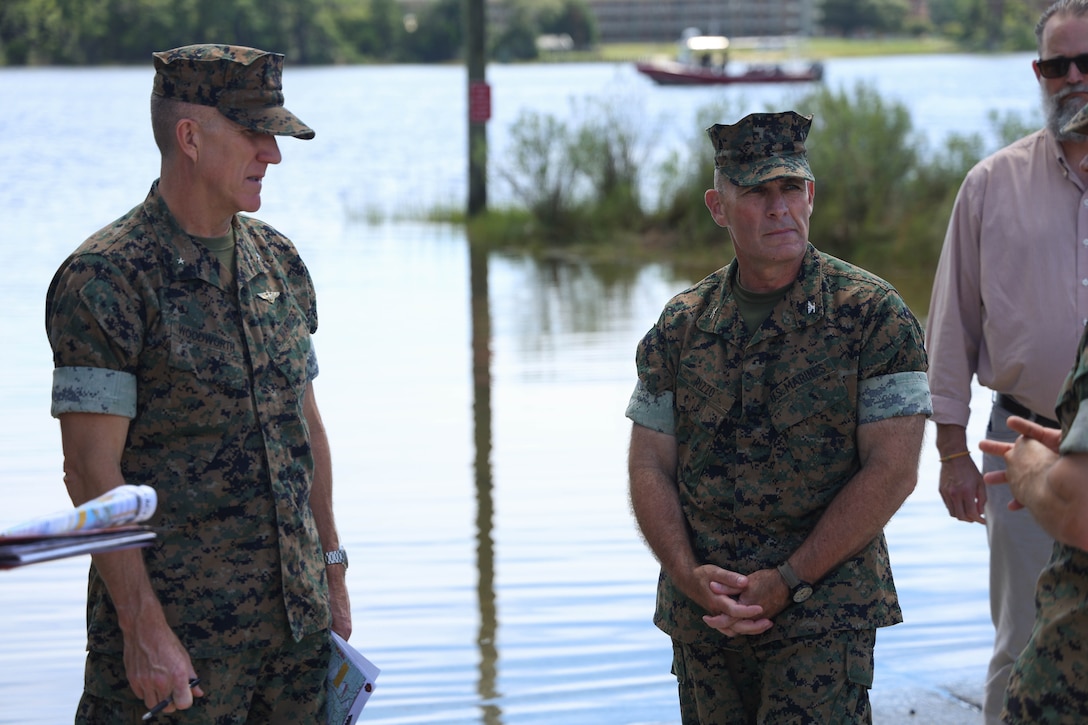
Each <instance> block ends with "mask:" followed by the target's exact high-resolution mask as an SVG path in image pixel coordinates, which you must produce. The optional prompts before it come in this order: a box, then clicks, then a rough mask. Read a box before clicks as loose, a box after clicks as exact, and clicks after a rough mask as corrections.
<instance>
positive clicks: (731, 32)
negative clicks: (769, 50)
mask: <svg viewBox="0 0 1088 725" xmlns="http://www.w3.org/2000/svg"><path fill="white" fill-rule="evenodd" d="M586 4H587V5H588V6H589V8H590V9H591V10H592V11H593V14H594V15H595V16H596V18H597V28H598V30H599V31H600V38H601V41H602V42H606V43H608V42H624V41H652V42H657V41H668V40H676V39H677V38H679V37H680V35H681V34H682V33H683V32H684V30H686V29H687V28H698V29H699V30H700V31H701V32H702V33H704V34H707V35H726V36H729V37H741V36H782V35H812V34H813V33H814V32H815V30H816V9H815V5H816V3H815V0H586Z"/></svg>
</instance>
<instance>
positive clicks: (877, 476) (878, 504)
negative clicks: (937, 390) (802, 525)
mask: <svg viewBox="0 0 1088 725" xmlns="http://www.w3.org/2000/svg"><path fill="white" fill-rule="evenodd" d="M863 428H864V429H865V431H864V433H860V432H859V439H860V440H859V446H860V447H861V449H862V451H861V456H862V465H861V468H860V469H859V470H858V472H857V473H856V474H854V476H853V477H852V478H851V479H850V481H848V482H847V483H846V485H845V486H844V487H843V488H842V490H841V491H840V492H839V494H838V495H837V496H836V497H835V499H834V500H833V501H832V502H831V504H830V505H829V506H828V507H827V510H826V511H825V512H824V514H823V515H822V516H821V517H820V520H819V521H818V522H817V524H816V526H815V528H814V529H813V530H812V532H811V533H810V534H809V536H808V538H806V539H805V542H804V543H803V544H802V545H801V546H800V547H799V548H798V549H797V551H795V552H794V553H793V554H792V555H791V556H790V557H789V562H790V564H791V566H792V567H793V569H794V571H795V572H796V573H797V575H798V576H799V577H801V578H802V579H804V580H805V581H810V582H817V581H819V580H820V579H822V578H823V577H824V576H826V575H827V574H828V573H830V572H831V571H833V570H834V569H836V568H837V567H838V566H840V565H841V564H842V563H843V562H845V561H847V560H848V559H850V558H851V557H853V556H855V555H856V554H858V553H859V552H860V551H862V550H863V549H864V548H865V547H866V546H868V545H869V543H870V542H871V541H872V540H873V539H874V538H876V537H877V536H879V535H880V533H881V532H882V531H883V529H884V526H885V525H886V524H887V523H888V521H889V520H890V519H891V517H892V515H893V514H894V513H895V512H896V511H897V510H898V509H899V507H900V506H902V505H903V502H904V501H905V500H906V499H907V497H908V496H909V495H910V494H911V492H912V491H913V490H914V487H915V485H916V483H917V481H918V457H919V453H920V450H921V444H922V436H923V434H924V431H925V417H924V416H921V415H918V416H909V417H905V418H893V419H890V420H887V421H880V422H879V423H872V424H869V425H868V426H863ZM859 430H860V429H859Z"/></svg>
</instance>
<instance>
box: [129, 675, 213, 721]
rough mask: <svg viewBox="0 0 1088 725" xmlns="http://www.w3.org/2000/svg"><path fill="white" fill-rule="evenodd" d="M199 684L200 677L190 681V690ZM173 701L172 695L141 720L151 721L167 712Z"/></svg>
mask: <svg viewBox="0 0 1088 725" xmlns="http://www.w3.org/2000/svg"><path fill="white" fill-rule="evenodd" d="M199 684H200V678H199V677H194V678H193V679H191V680H189V689H192V688H194V687H196V686H197V685H199ZM173 701H174V696H173V695H171V696H170V697H168V698H166V699H165V700H163V701H162V702H160V703H159V704H158V705H156V706H155V707H153V708H151V709H150V710H148V711H147V712H145V713H144V716H143V717H142V718H141V719H142V720H150V719H151V718H153V717H155V716H156V715H158V714H159V713H160V712H162V711H163V710H165V709H166V708H167V707H169V706H170V703H172V702H173Z"/></svg>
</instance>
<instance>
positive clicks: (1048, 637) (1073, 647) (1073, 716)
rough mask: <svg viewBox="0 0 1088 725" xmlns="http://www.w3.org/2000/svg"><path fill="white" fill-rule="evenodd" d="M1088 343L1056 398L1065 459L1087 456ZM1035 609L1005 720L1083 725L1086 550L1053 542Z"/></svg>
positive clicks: (1087, 710) (1087, 672) (1086, 706)
mask: <svg viewBox="0 0 1088 725" xmlns="http://www.w3.org/2000/svg"><path fill="white" fill-rule="evenodd" d="M1086 343H1088V334H1086V335H1085V336H1083V337H1082V338H1081V342H1080V349H1079V351H1078V353H1077V356H1078V361H1077V366H1076V367H1075V368H1074V369H1073V371H1072V373H1071V374H1070V376H1069V378H1068V379H1067V380H1066V382H1065V387H1064V388H1063V389H1062V392H1061V394H1060V396H1059V398H1058V407H1057V412H1058V419H1059V420H1060V421H1061V424H1062V443H1061V447H1060V451H1061V453H1062V454H1071V453H1081V454H1084V453H1088V405H1085V401H1086V400H1088V350H1086V349H1085V346H1086ZM1082 526H1083V523H1082ZM1035 608H1036V611H1035V629H1034V630H1033V631H1032V634H1031V639H1030V640H1029V641H1028V644H1027V647H1025V648H1024V651H1023V652H1022V653H1021V654H1020V656H1019V657H1018V658H1017V659H1016V664H1015V665H1014V666H1013V670H1012V674H1011V675H1010V676H1009V685H1008V688H1007V689H1006V691H1005V698H1006V699H1005V712H1004V713H1002V717H1003V719H1004V721H1005V722H1007V723H1011V725H1083V723H1086V722H1088V657H1086V656H1085V651H1084V650H1085V646H1086V645H1088V551H1085V550H1084V549H1081V548H1078V547H1076V546H1072V545H1070V544H1068V543H1063V542H1062V541H1056V542H1055V543H1054V552H1053V554H1052V555H1051V557H1050V561H1049V562H1048V563H1047V565H1046V567H1045V568H1044V569H1043V571H1042V573H1041V574H1040V575H1039V581H1038V582H1037V583H1036V586H1035Z"/></svg>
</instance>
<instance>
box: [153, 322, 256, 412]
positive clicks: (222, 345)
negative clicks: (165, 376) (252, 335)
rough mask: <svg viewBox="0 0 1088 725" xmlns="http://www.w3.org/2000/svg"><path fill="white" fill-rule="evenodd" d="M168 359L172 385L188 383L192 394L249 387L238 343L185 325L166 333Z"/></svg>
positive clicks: (174, 327) (242, 352) (174, 326)
mask: <svg viewBox="0 0 1088 725" xmlns="http://www.w3.org/2000/svg"><path fill="white" fill-rule="evenodd" d="M167 345H168V359H169V364H170V368H171V369H172V370H174V371H175V373H176V379H175V386H179V385H181V386H184V385H185V381H186V380H189V381H191V385H192V387H193V392H194V393H197V392H199V391H200V390H201V389H205V393H206V394H211V395H214V392H215V390H216V389H218V388H226V389H229V390H232V391H245V390H247V388H248V375H247V373H246V362H245V353H244V351H243V350H242V346H241V345H240V344H239V342H238V341H237V340H233V339H231V338H229V337H225V336H223V335H221V334H218V332H216V331H208V330H204V329H197V328H193V327H189V326H187V325H184V324H175V325H172V326H170V328H169V329H168V331H167Z"/></svg>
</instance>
